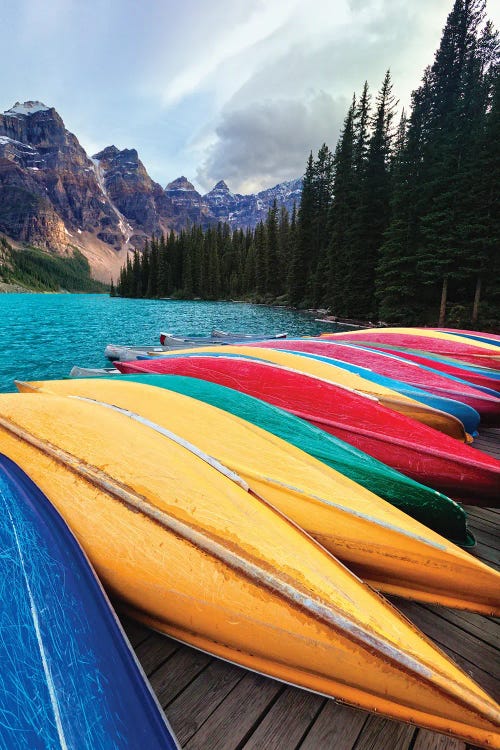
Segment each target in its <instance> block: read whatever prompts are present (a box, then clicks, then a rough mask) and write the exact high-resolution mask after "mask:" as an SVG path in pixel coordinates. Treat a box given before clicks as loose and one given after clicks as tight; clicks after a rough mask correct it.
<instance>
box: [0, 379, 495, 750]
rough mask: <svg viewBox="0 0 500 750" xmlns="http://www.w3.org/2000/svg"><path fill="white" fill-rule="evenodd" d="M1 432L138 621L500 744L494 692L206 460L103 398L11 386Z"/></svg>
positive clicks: (400, 714)
mask: <svg viewBox="0 0 500 750" xmlns="http://www.w3.org/2000/svg"><path fill="white" fill-rule="evenodd" d="M68 382H75V383H76V382H78V381H68ZM82 382H83V381H82ZM89 382H90V381H89ZM93 382H94V383H95V382H97V381H93ZM0 439H1V441H2V449H3V450H4V451H5V452H6V453H7V455H9V456H10V457H11V458H13V459H15V460H17V462H18V463H19V464H21V465H22V466H25V467H26V468H27V467H29V471H30V474H31V476H32V477H33V478H34V480H35V481H36V482H37V483H38V484H39V486H40V488H41V489H42V490H43V491H44V492H45V493H46V494H47V496H48V497H49V498H50V500H51V501H52V502H53V503H54V504H55V505H56V507H57V508H58V509H60V511H62V513H63V514H64V516H65V518H66V520H67V522H68V523H69V524H70V526H71V528H73V529H74V530H75V533H76V535H77V538H78V539H79V540H80V541H81V542H82V544H83V545H84V548H85V550H86V552H87V554H88V555H89V558H90V559H91V561H92V562H93V564H94V567H95V569H96V571H97V572H98V574H99V575H100V577H101V580H102V581H103V583H104V584H105V585H106V586H107V587H108V589H109V590H110V591H112V592H113V594H114V595H115V596H117V597H119V598H121V600H122V606H123V607H124V608H125V611H127V612H129V613H131V614H133V615H134V616H135V617H136V618H137V619H138V620H140V621H142V622H144V623H145V624H148V625H150V626H151V627H154V628H155V629H157V630H160V631H161V632H164V633H166V634H168V635H170V636H173V637H174V638H177V639H179V640H181V641H184V642H186V643H189V644H191V645H193V646H195V647H198V648H201V649H203V650H205V651H208V652H209V653H212V654H215V655H216V656H219V657H222V658H225V659H228V660H230V661H234V662H236V663H238V664H240V665H241V666H243V667H247V668H250V669H253V670H255V671H258V672H262V673H264V674H267V675H270V676H272V677H275V678H277V679H281V680H283V681H285V682H288V683H292V684H295V685H298V686H300V687H304V688H307V689H309V690H313V691H315V692H318V693H320V694H322V695H327V696H331V697H335V698H337V699H340V700H343V701H345V702H347V703H350V704H352V705H355V706H357V707H361V708H365V709H367V710H371V711H375V712H376V713H377V715H381V714H382V715H386V716H389V717H392V718H394V719H398V720H404V721H408V722H411V723H415V724H418V725H421V726H425V727H427V728H429V729H432V730H435V731H441V732H446V733H448V734H453V735H455V736H458V737H461V738H463V739H464V740H466V741H468V742H471V743H474V744H488V743H489V744H490V745H491V746H494V745H495V744H498V742H499V741H500V735H499V732H498V723H499V721H500V711H499V708H498V706H497V705H496V703H495V702H494V701H493V699H492V698H490V697H489V696H488V695H487V694H486V693H485V692H484V690H482V689H481V688H480V687H478V686H477V685H476V684H475V683H474V681H473V680H471V678H470V677H469V676H468V675H467V674H465V673H464V672H463V671H462V670H461V669H459V668H458V667H457V666H456V665H455V664H454V663H453V662H452V661H451V660H450V659H449V658H448V657H447V656H445V655H444V654H443V653H442V652H441V651H440V650H439V649H438V648H436V647H435V646H434V644H432V642H431V641H430V640H429V639H427V638H426V637H425V636H424V635H422V634H421V633H420V632H419V631H418V630H417V629H416V628H415V627H414V626H413V625H412V624H411V623H410V622H409V621H408V620H407V618H406V617H403V616H401V615H400V614H399V613H398V612H397V611H396V610H395V609H394V608H393V607H392V606H391V605H389V604H388V603H387V602H386V601H385V600H384V599H382V598H381V597H380V596H379V595H378V594H376V593H375V592H374V591H373V590H372V589H370V588H369V587H367V586H365V585H364V584H363V583H362V582H361V581H360V580H359V578H357V577H356V576H354V575H352V574H351V573H350V572H349V571H348V570H347V569H346V568H345V567H344V565H342V564H341V563H339V562H337V561H336V560H335V558H334V557H332V556H331V555H330V554H329V553H327V552H326V550H324V549H323V548H322V547H321V546H319V545H317V544H316V543H315V542H313V540H312V539H311V538H310V537H309V536H307V535H306V534H304V533H303V532H302V531H301V530H300V529H298V528H297V527H296V526H295V525H294V524H292V523H291V522H290V521H288V520H287V519H286V518H285V517H284V516H282V515H280V514H279V513H277V511H276V510H275V509H274V508H272V507H271V506H269V505H268V504H267V503H265V502H264V501H263V500H260V499H258V498H256V497H254V496H253V495H252V494H251V493H249V492H248V491H246V489H245V486H244V485H242V484H241V483H240V482H238V480H237V479H236V477H233V478H230V477H229V476H228V475H227V473H224V468H223V467H219V468H217V467H216V466H215V464H214V462H213V459H212V460H210V457H208V456H205V457H203V456H202V455H200V454H196V453H194V452H193V451H192V450H190V449H189V448H188V447H183V446H181V445H180V444H179V443H178V441H177V439H176V437H175V436H172V437H171V438H167V437H166V436H163V435H161V434H158V432H156V431H154V430H152V429H151V428H150V427H148V426H147V425H146V424H140V423H139V422H138V421H136V420H133V419H131V418H130V417H129V416H126V415H125V414H122V413H118V412H116V411H114V410H111V409H109V408H105V407H103V406H102V405H99V404H95V403H90V402H88V401H82V400H79V399H74V398H67V397H59V396H52V395H48V394H24V393H22V394H3V395H1V396H0ZM463 555H464V557H465V558H469V556H468V555H467V554H466V553H463ZM459 576H460V571H457V577H459ZM59 589H60V587H58V588H57V589H56V591H57V594H59V593H60V590H59ZM80 746H81V744H80V745H79V747H80ZM135 747H144V748H147V747H149V746H148V744H147V743H144V744H140V743H139V744H136V745H135Z"/></svg>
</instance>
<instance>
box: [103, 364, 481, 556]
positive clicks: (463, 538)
mask: <svg viewBox="0 0 500 750" xmlns="http://www.w3.org/2000/svg"><path fill="white" fill-rule="evenodd" d="M117 377H119V376H113V379H114V380H116V379H117ZM121 378H123V379H125V380H130V381H133V382H137V383H144V384H147V385H151V386H156V387H158V388H167V389H168V390H171V391H175V392H176V393H181V394H183V395H185V396H191V397H192V398H195V399H198V400H199V401H204V402H205V403H207V404H211V405H212V406H216V407H218V408H219V409H223V410H224V411H227V412H230V413H231V414H234V415H235V416H237V417H240V418H241V419H246V420H247V421H248V422H251V423H252V424H254V425H256V426H257V427H260V428H262V429H264V430H267V431H268V432H271V433H272V434H274V435H276V436H277V437H280V438H282V439H283V440H287V441H288V442H289V443H291V444H292V445H294V446H296V447H297V448H300V449H301V450H303V451H305V452H306V453H309V454H310V455H311V456H314V458H317V459H318V460H320V461H322V462H323V463H325V464H327V465H328V466H330V467H332V468H333V469H335V470H336V471H339V472H340V473H342V474H344V475H345V476H347V477H349V478H350V479H353V480H354V481H355V482H357V483H358V484H361V485H363V487H366V488H367V489H369V490H371V492H373V493H375V494H376V495H378V496H379V497H382V498H384V500H387V502H389V503H391V504H392V505H394V506H396V507H397V508H399V509H400V510H402V511H403V512H404V513H407V514H408V515H409V516H412V517H413V518H415V519H416V520H418V521H420V522H421V523H423V524H425V525H426V526H428V527H429V528H430V529H433V530H434V531H436V532H437V533H438V534H441V535H442V536H445V537H446V538H447V539H450V540H451V541H452V542H454V543H455V544H458V545H460V546H462V547H473V546H474V544H475V540H474V537H473V536H472V534H471V533H470V532H469V531H468V529H467V524H466V519H467V517H466V513H465V511H464V510H463V508H462V507H461V506H460V505H459V504H458V503H456V502H455V501H454V500H451V499H450V498H449V497H447V496H446V495H443V494H441V493H440V492H437V491H436V490H433V489H430V488H429V487H426V486H424V485H423V484H419V483H418V482H415V481H414V480H413V479H410V478H409V477H406V476H405V475H404V474H401V473H400V472H398V471H396V470H395V469H392V468H391V467H389V466H386V465H385V464H383V463H381V462H380V461H377V460H376V459H375V458H372V457H371V456H368V455H367V454H366V453H363V452H362V451H360V450H357V449H356V448H353V447H352V446H351V445H348V444H347V443H344V442H343V441H342V440H339V439H338V438H336V437H334V436H333V435H330V434H328V433H326V432H324V431H323V430H320V429H318V428H317V427H314V426H313V425H311V424H309V423H308V422H305V421H304V420H302V419H299V418H298V417H294V416H293V415H291V414H288V413H287V412H285V411H283V410H282V409H279V408H278V407H276V406H271V405H270V404H267V403H265V402H264V401H261V400H260V399H257V398H254V397H253V396H247V395H246V394H244V393H240V392H239V391H235V390H233V389H232V388H226V387H225V386H222V385H217V384H215V383H209V382H207V381H205V380H198V379H196V378H189V377H183V376H180V375H122V376H121ZM121 378H120V379H121Z"/></svg>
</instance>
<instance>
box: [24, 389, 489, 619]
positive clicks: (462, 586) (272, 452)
mask: <svg viewBox="0 0 500 750" xmlns="http://www.w3.org/2000/svg"><path fill="white" fill-rule="evenodd" d="M27 385H28V387H29V386H30V385H31V387H32V388H38V389H41V390H42V391H43V392H45V393H56V394H57V395H69V396H73V397H78V398H85V399H89V400H91V401H92V402H94V403H99V404H101V405H107V406H108V408H114V409H117V408H118V409H120V410H122V411H123V412H124V413H126V414H127V415H128V416H130V417H131V418H133V419H136V420H138V421H142V422H143V423H147V424H148V426H150V427H151V429H153V430H156V431H157V432H158V433H159V434H163V433H164V432H165V431H168V432H169V433H171V432H173V433H175V434H176V435H178V436H179V437H180V438H181V439H182V440H184V441H187V442H188V443H190V444H192V445H195V446H196V448H197V449H199V450H201V451H203V453H205V454H207V455H209V456H212V457H213V458H215V459H216V460H217V461H219V462H220V463H222V464H223V465H224V466H226V467H227V468H228V469H230V470H231V471H234V472H236V473H237V474H238V476H240V477H241V478H242V479H243V480H244V481H245V482H247V484H248V486H249V487H250V489H251V490H252V491H253V492H255V493H257V495H259V496H262V497H264V498H265V499H266V500H268V501H269V502H270V503H272V504H273V506H274V507H276V508H278V510H280V511H281V512H282V513H285V514H286V515H287V516H288V517H289V518H291V519H292V520H293V521H294V522H295V523H297V524H298V525H299V526H300V527H301V528H303V529H304V530H305V531H307V532H308V533H309V534H311V536H312V537H314V538H315V539H317V540H318V541H319V542H320V543H321V544H322V545H323V546H324V547H325V548H326V549H327V550H329V551H330V552H331V553H332V554H333V555H335V556H336V557H337V558H339V559H340V560H342V562H344V563H345V564H346V565H347V566H348V567H349V568H350V569H351V570H353V571H354V572H355V573H356V574H357V575H359V576H360V577H362V578H363V580H365V581H366V582H367V583H369V584H370V585H371V586H373V587H374V588H377V589H378V590H379V591H382V592H384V593H390V594H398V595H400V596H404V597H407V598H410V599H415V600H417V601H423V602H428V603H432V604H442V605H444V606H454V607H458V608H460V609H469V610H472V611H475V612H480V613H482V614H489V615H494V614H500V573H497V572H496V571H494V570H492V569H490V568H488V567H487V566H485V565H483V564H482V563H480V562H478V561H476V560H475V559H474V558H472V557H471V556H470V555H468V554H466V553H465V552H463V551H462V550H459V549H458V547H455V546H454V545H452V544H449V543H448V542H446V541H445V540H444V539H443V537H441V536H439V535H437V534H435V533H434V532H432V531H430V530H429V529H426V528H425V527H424V526H422V525H421V524H420V523H417V522H416V521H414V520H413V519H411V518H409V517H408V516H406V515H405V514H403V513H401V512H400V511H399V510H397V509H396V508H393V507H392V506H391V505H389V504H388V503H386V502H385V501H384V500H382V499H380V498H378V497H377V496H376V495H374V494H373V493H371V492H369V491H368V490H366V489H365V488H363V487H361V486H360V485H358V484H356V483H355V482H353V481H352V480H350V479H348V478H346V477H345V476H344V475H342V474H340V473H339V472H337V471H335V470H334V469H331V468H329V467H327V466H325V465H324V464H323V463H321V462H319V461H317V460H316V459H314V458H311V456H309V455H308V454H307V453H304V452H303V451H301V450H299V449H297V448H295V447H294V446H292V445H290V444H289V443H287V442H285V441H284V440H282V439H281V438H277V437H276V436H274V435H272V434H270V433H269V432H267V431H265V430H262V429H261V428H259V427H256V426H255V425H253V424H251V423H249V422H247V421H245V420H242V419H240V418H239V417H235V416H232V415H229V414H228V413H227V412H226V411H222V410H221V409H217V408H216V407H214V406H211V405H209V404H206V403H202V402H200V401H198V400H196V399H193V398H190V397H187V396H184V395H182V394H179V393H174V392H172V391H169V390H166V389H162V388H152V387H151V386H149V385H145V384H143V383H134V382H127V381H124V380H118V381H116V380H115V381H112V380H100V381H95V380H79V381H69V380H63V381H47V382H45V383H34V384H27ZM162 431H163V433H162ZM423 561H425V565H424V563H423ZM459 569H460V570H461V574H460V576H457V571H458V570H459Z"/></svg>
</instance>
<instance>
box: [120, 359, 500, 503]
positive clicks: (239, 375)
mask: <svg viewBox="0 0 500 750" xmlns="http://www.w3.org/2000/svg"><path fill="white" fill-rule="evenodd" d="M119 369H120V370H121V371H122V372H125V373H141V372H142V373H148V372H149V373H159V374H174V375H185V376H188V377H193V378H200V379H202V380H208V381H211V382H213V383H218V384H219V385H225V386H227V387H229V388H235V389H236V390H239V391H242V392H243V393H247V394H249V395H250V396H255V397H257V398H261V399H263V400H264V401H268V402H269V403H271V404H273V405H274V406H279V407H281V408H282V409H285V410H286V411H288V412H290V413H292V414H294V415H295V416H298V417H301V418H303V419H307V420H308V421H309V422H311V423H312V424H313V425H315V426H316V427H319V428H321V429H323V430H325V431H326V432H329V433H331V434H332V435H335V436H336V437H338V438H340V439H341V440H345V441H346V442H348V443H350V444H351V445H354V447H356V448H358V449H359V450H362V451H364V452H365V453H368V454H369V455H370V456H373V457H374V458H377V459H378V460H379V461H383V462H384V463H386V464H389V465H390V466H392V467H393V468H395V469H397V470H398V471H401V472H403V474H407V475H408V476H410V477H412V479H415V480H416V481H419V482H422V483H423V484H427V485H430V486H431V487H433V488H434V489H437V490H439V491H440V492H444V493H445V494H447V495H450V497H452V498H453V499H454V500H460V501H464V502H467V503H469V504H475V505H477V504H479V505H481V504H482V505H487V506H491V507H495V506H497V505H498V503H499V497H500V461H496V460H495V459H494V458H491V457H490V456H487V455H486V454H484V453H481V452H480V451H477V450H474V449H473V448H470V447H469V446H466V445H462V444H461V443H460V442H459V441H457V440H453V439H452V438H449V437H447V436H446V435H443V434H442V433H440V432H437V431H436V430H433V429H431V428H430V427H427V425H423V424H420V423H419V422H416V421H415V420H412V419H409V418H408V417H406V416H404V415H402V414H398V413H397V412H393V411H391V410H390V409H387V408H385V407H384V406H383V405H381V404H380V403H379V402H378V401H377V400H376V399H374V398H370V397H368V396H365V395H363V394H359V393H353V392H352V391H350V390H348V389H345V388H340V387H339V386H336V385H335V384H333V383H330V382H328V381H325V380H322V379H320V378H317V377H312V376H308V375H305V374H304V373H300V372H297V371H294V370H289V369H286V368H284V367H279V366H277V365H274V364H272V363H269V362H265V361H262V360H255V359H244V358H236V357H231V356H229V357H224V356H222V355H219V356H216V357H210V356H207V355H206V354H200V355H194V354H190V355H189V356H183V357H166V358H161V359H150V360H141V361H138V362H121V363H119Z"/></svg>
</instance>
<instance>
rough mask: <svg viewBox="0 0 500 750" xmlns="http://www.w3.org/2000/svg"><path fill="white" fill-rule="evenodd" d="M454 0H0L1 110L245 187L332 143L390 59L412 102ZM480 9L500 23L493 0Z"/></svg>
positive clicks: (275, 176) (163, 176)
mask: <svg viewBox="0 0 500 750" xmlns="http://www.w3.org/2000/svg"><path fill="white" fill-rule="evenodd" d="M451 6H452V0H210V2H207V1H206V0H182V1H179V0H0V26H1V28H2V30H3V34H2V76H1V77H0V111H2V110H5V109H8V108H9V107H10V106H11V105H12V104H13V103H14V102H15V101H25V100H28V99H38V100H40V101H43V102H44V103H45V104H47V105H50V106H54V107H56V109H57V110H58V112H59V114H60V115H61V116H62V118H63V119H64V121H65V124H66V127H67V128H68V129H69V130H71V131H72V132H74V133H75V134H76V135H77V136H78V138H79V139H80V141H81V143H82V145H83V146H84V148H85V149H86V150H87V152H88V153H89V155H91V154H93V153H95V152H97V151H98V150H100V149H102V148H104V147H105V146H107V145H110V144H112V143H114V144H115V145H116V146H118V148H137V150H138V152H139V156H140V158H141V159H142V161H143V162H144V164H145V166H146V168H147V170H148V172H149V173H150V175H151V176H152V177H153V179H155V180H157V181H158V182H160V183H161V184H162V185H165V184H166V183H168V182H170V181H171V180H173V179H175V178H176V177H178V176H179V175H181V174H184V175H185V176H186V177H188V179H190V180H191V181H192V182H193V183H194V184H195V185H196V187H197V188H198V189H200V190H201V191H202V192H205V191H206V190H208V189H210V188H211V187H212V186H213V185H214V183H215V182H217V181H218V180H219V179H225V180H226V182H227V183H228V185H229V187H230V188H231V189H232V190H233V191H235V192H252V191H255V190H259V189H262V188H265V187H270V186H272V185H275V184H276V183H277V182H281V181H282V180H285V179H292V178H295V177H297V176H299V175H300V174H302V172H303V170H304V165H305V162H306V158H307V155H308V153H309V151H310V150H311V149H313V150H315V151H316V150H317V149H318V148H319V146H320V145H321V144H322V143H323V142H327V143H328V144H329V145H330V146H331V147H332V148H333V147H334V146H335V143H336V140H337V137H338V133H339V129H340V126H341V123H342V120H343V118H344V116H345V113H346V110H347V107H348V104H349V101H350V99H351V96H352V93H353V91H357V92H359V91H360V90H361V88H362V85H363V82H364V80H365V79H367V80H368V83H369V85H370V89H371V92H372V94H373V95H374V96H375V94H376V91H377V89H378V88H379V87H380V84H381V82H382V78H383V76H384V72H385V70H386V69H387V68H390V69H391V73H392V77H393V82H394V92H395V94H396V96H397V98H398V99H399V100H400V102H401V103H402V104H404V105H406V106H407V105H408V102H409V96H410V93H411V90H412V89H413V88H415V87H416V86H417V85H418V84H419V81H420V79H421V76H422V73H423V70H424V67H425V66H426V65H427V64H430V63H431V62H432V59H433V54H434V51H435V49H436V47H437V46H438V44H439V40H440V36H441V31H442V28H443V25H444V23H445V20H446V17H447V15H448V13H449V11H450V9H451ZM488 15H489V17H490V18H491V19H492V20H493V22H494V23H495V25H496V27H497V28H498V26H499V25H500V4H499V5H497V4H495V3H493V2H491V0H490V2H489V7H488Z"/></svg>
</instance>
